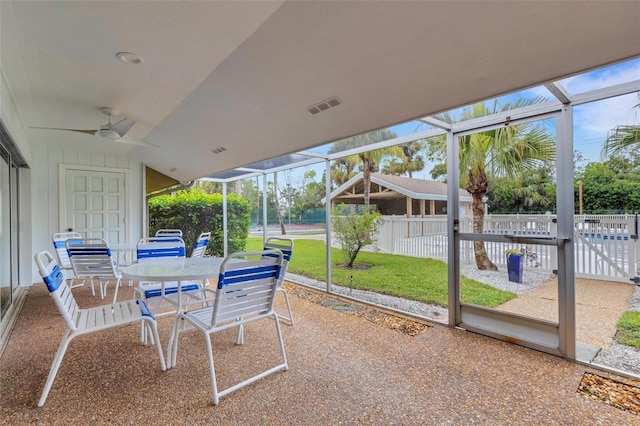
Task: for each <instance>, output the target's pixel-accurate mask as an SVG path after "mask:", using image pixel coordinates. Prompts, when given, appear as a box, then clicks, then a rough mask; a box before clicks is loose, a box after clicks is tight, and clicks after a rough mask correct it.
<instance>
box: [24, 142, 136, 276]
mask: <svg viewBox="0 0 640 426" xmlns="http://www.w3.org/2000/svg"><path fill="white" fill-rule="evenodd" d="M32 155H33V157H32V159H33V166H32V179H31V190H32V193H31V194H32V197H31V200H32V209H33V226H32V228H33V238H32V241H33V242H32V244H33V248H32V251H33V253H37V252H39V251H41V250H49V251H51V250H52V249H53V247H52V246H51V235H52V234H53V233H55V232H61V231H64V230H61V229H59V227H60V218H59V212H60V198H59V194H58V192H59V182H60V180H59V179H60V177H59V165H60V164H66V165H79V166H88V167H105V168H117V169H127V170H128V179H129V181H128V182H127V187H128V190H129V199H127V210H128V212H127V213H128V217H129V223H128V224H127V226H128V228H129V229H128V234H129V239H130V241H134V242H135V241H138V239H140V238H141V237H142V210H143V194H142V188H143V184H142V164H141V163H140V162H139V161H137V160H133V159H130V158H128V157H123V156H114V155H106V154H104V153H100V152H83V151H74V150H63V149H54V148H34V149H33V151H32ZM31 263H33V262H31ZM32 275H33V281H34V282H39V280H40V276H39V274H38V271H37V270H36V269H35V266H34V267H33V274H32Z"/></svg>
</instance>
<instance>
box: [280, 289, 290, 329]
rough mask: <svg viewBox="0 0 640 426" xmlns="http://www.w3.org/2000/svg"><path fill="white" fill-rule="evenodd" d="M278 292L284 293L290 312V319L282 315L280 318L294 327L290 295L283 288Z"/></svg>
mask: <svg viewBox="0 0 640 426" xmlns="http://www.w3.org/2000/svg"><path fill="white" fill-rule="evenodd" d="M277 292H278V293H282V294H283V295H284V300H285V302H287V310H288V311H289V318H286V317H284V316H281V315H278V317H280V318H282V319H283V320H286V321H289V323H290V324H291V325H293V313H292V312H291V304H290V303H289V294H287V291H286V290H285V289H283V288H282V287H281V288H279V289H278V290H277Z"/></svg>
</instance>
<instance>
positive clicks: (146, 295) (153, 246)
mask: <svg viewBox="0 0 640 426" xmlns="http://www.w3.org/2000/svg"><path fill="white" fill-rule="evenodd" d="M136 255H137V258H138V262H140V263H141V262H149V261H158V260H162V259H169V258H184V257H185V246H184V241H183V240H182V238H180V237H148V238H142V239H141V240H140V241H138V246H137V250H136ZM134 292H135V294H136V295H137V296H138V297H139V298H140V299H142V300H144V301H146V302H147V304H148V305H149V309H151V311H152V312H153V313H154V314H155V315H156V316H160V315H167V314H171V313H173V312H175V310H176V306H177V304H178V303H177V302H178V301H177V297H176V298H175V300H172V299H171V296H177V293H178V283H177V282H166V283H164V292H163V285H162V283H158V282H147V281H141V282H138V286H137V287H136V288H134ZM180 292H181V295H182V301H181V303H183V304H185V305H188V304H190V303H193V302H197V301H200V300H202V299H204V298H205V293H204V292H205V290H204V289H203V285H202V284H200V283H196V282H183V283H182V287H181V289H180ZM168 296H169V297H168ZM167 308H171V309H169V310H167ZM143 340H144V336H143Z"/></svg>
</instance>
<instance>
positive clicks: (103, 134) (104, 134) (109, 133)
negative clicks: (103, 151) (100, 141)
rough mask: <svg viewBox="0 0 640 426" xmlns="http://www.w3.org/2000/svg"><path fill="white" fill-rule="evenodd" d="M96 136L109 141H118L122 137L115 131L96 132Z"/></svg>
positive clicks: (101, 130) (103, 130)
mask: <svg viewBox="0 0 640 426" xmlns="http://www.w3.org/2000/svg"><path fill="white" fill-rule="evenodd" d="M96 135H98V136H100V137H101V138H104V139H109V140H116V139H118V138H120V135H119V134H118V132H116V131H115V130H113V129H100V130H98V131H96Z"/></svg>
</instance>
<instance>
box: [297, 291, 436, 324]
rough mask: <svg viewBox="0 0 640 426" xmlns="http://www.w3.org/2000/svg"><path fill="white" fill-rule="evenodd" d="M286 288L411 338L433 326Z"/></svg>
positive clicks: (321, 294)
mask: <svg viewBox="0 0 640 426" xmlns="http://www.w3.org/2000/svg"><path fill="white" fill-rule="evenodd" d="M285 286H286V287H285V288H286V289H287V291H288V292H289V294H294V295H296V296H298V297H300V298H301V299H306V300H309V301H310V302H313V303H316V304H319V305H321V306H324V307H327V308H330V309H333V310H336V311H338V312H341V313H344V314H347V315H355V316H357V317H360V318H364V319H366V320H367V321H370V322H372V323H374V324H377V325H380V326H383V327H387V328H390V329H392V330H395V331H398V332H400V333H403V334H406V335H409V336H417V335H418V334H421V333H424V332H425V331H427V330H428V329H430V328H431V327H432V325H430V324H428V323H427V322H426V321H425V322H420V321H417V320H412V319H409V318H404V317H401V316H400V315H395V314H393V313H391V312H387V311H383V310H380V309H376V308H372V307H368V306H365V305H360V304H357V303H352V302H350V301H347V300H344V299H341V298H339V297H336V296H333V295H327V294H323V293H320V292H317V291H313V290H306V289H303V288H300V287H297V286H294V285H291V284H289V283H286V284H285Z"/></svg>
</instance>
